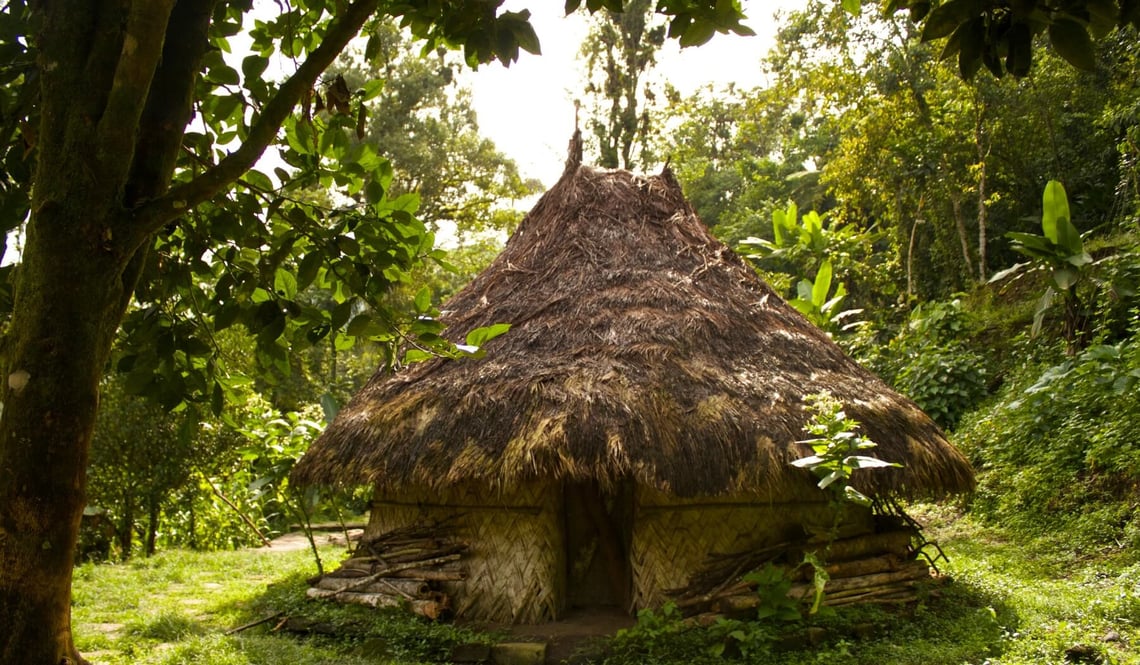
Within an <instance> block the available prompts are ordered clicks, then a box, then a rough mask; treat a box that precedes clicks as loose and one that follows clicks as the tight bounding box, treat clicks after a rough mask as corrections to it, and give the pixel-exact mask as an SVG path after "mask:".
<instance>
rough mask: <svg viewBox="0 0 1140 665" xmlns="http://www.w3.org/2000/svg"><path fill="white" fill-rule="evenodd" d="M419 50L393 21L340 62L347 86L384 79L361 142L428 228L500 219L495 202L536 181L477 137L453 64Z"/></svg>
mask: <svg viewBox="0 0 1140 665" xmlns="http://www.w3.org/2000/svg"><path fill="white" fill-rule="evenodd" d="M420 50H421V47H420V46H419V45H416V44H414V43H413V42H412V40H411V39H410V35H409V34H408V33H407V32H406V31H405V30H403V29H401V28H400V27H399V26H398V25H397V24H396V23H395V22H394V21H393V22H389V23H388V24H386V25H382V26H377V28H376V29H375V30H374V31H373V33H372V38H371V40H370V41H369V42H368V46H367V48H366V50H365V52H364V53H363V54H357V55H356V56H354V57H349V58H345V59H344V61H345V62H344V64H345V65H346V67H345V68H344V76H345V79H346V80H347V81H348V83H349V87H350V88H352V87H359V86H362V85H364V84H365V82H367V81H370V80H382V81H384V85H383V87H382V88H381V89H380V91H379V92H378V93H377V95H376V96H375V97H374V98H373V99H372V100H371V101H370V106H371V108H372V109H373V110H372V112H370V113H369V114H368V117H367V121H366V125H365V127H364V136H363V138H362V139H361V140H362V141H365V142H367V143H370V144H372V145H374V146H376V150H377V152H378V153H379V154H380V155H382V156H383V157H385V158H387V159H388V160H389V161H390V162H391V164H392V171H393V177H392V184H391V187H390V189H391V192H392V193H395V194H403V193H408V192H414V193H416V194H418V195H419V197H420V207H419V209H418V211H417V212H418V214H419V216H420V217H421V218H422V219H423V220H424V221H425V222H427V223H428V225H429V227H431V228H433V229H434V228H436V227H437V225H438V224H439V223H441V222H451V223H453V224H454V225H455V226H456V227H457V228H458V229H459V230H460V232H473V231H480V230H482V229H484V228H485V227H487V226H488V225H491V226H494V225H495V224H496V223H497V222H500V221H504V218H503V216H502V215H497V214H496V211H497V210H498V208H499V206H500V205H501V202H505V201H512V200H516V199H519V198H522V197H524V196H528V195H530V194H533V193H535V192H536V191H537V190H538V187H540V186H541V184H540V183H538V182H537V181H534V180H531V181H524V180H523V179H522V177H521V176H520V175H519V172H518V166H517V165H516V164H515V163H514V161H513V160H511V159H509V158H507V157H506V156H505V155H503V154H502V153H501V152H499V150H498V149H497V148H496V147H495V144H494V143H493V142H492V141H490V140H489V139H487V138H484V137H483V136H481V135H480V133H479V124H478V121H477V119H476V115H475V109H474V107H473V106H472V103H471V91H470V90H469V89H468V88H467V87H465V86H463V85H461V84H460V82H459V81H460V79H459V78H458V71H459V69H460V67H461V66H462V65H461V63H459V62H456V58H454V57H453V56H452V55H451V54H450V53H449V52H448V51H447V50H446V49H442V48H440V49H437V50H436V52H435V53H434V54H433V55H431V56H422V55H421V54H420ZM360 55H363V59H364V61H363V62H362V61H361V58H360V57H359V56H360ZM366 63H368V64H366Z"/></svg>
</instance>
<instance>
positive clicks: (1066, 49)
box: [1049, 18, 1096, 72]
mask: <svg viewBox="0 0 1140 665" xmlns="http://www.w3.org/2000/svg"><path fill="white" fill-rule="evenodd" d="M1049 43H1051V44H1052V45H1053V48H1054V49H1055V50H1056V51H1057V53H1058V54H1059V55H1060V56H1061V57H1062V58H1064V59H1065V60H1067V61H1068V62H1069V64H1071V65H1072V66H1074V67H1076V68H1077V69H1083V70H1085V71H1089V72H1091V71H1096V52H1095V49H1094V48H1093V43H1092V39H1091V38H1090V37H1089V33H1088V31H1087V30H1085V28H1084V26H1083V25H1081V24H1080V23H1077V22H1076V21H1073V20H1071V19H1066V18H1058V19H1054V20H1053V22H1052V23H1050V24H1049Z"/></svg>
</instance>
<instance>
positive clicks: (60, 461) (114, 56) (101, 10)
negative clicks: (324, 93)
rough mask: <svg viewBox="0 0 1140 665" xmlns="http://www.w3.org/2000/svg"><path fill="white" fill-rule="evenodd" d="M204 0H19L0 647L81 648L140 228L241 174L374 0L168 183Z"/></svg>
mask: <svg viewBox="0 0 1140 665" xmlns="http://www.w3.org/2000/svg"><path fill="white" fill-rule="evenodd" d="M215 2H216V0H128V1H121V0H57V1H54V2H50V3H49V2H40V3H33V5H32V7H33V11H34V14H35V17H36V30H35V34H32V35H29V36H28V38H29V40H30V41H31V43H33V44H35V46H36V47H37V48H38V53H39V55H38V62H37V65H38V66H37V69H38V71H39V76H40V81H39V106H38V110H39V131H38V132H37V136H38V141H37V144H36V146H35V149H36V168H35V173H34V182H35V186H34V187H33V188H32V200H31V215H30V218H29V220H28V223H27V241H26V245H25V248H24V251H23V255H22V261H21V265H20V267H19V273H18V276H17V277H16V282H15V289H14V312H13V315H12V320H11V325H10V326H9V328H8V331H7V334H6V339H5V340H4V346H3V358H2V366H3V372H2V373H0V380H2V385H0V396H2V401H3V415H2V418H0V626H2V627H3V630H0V662H2V663H4V664H5V665H24V664H28V665H33V664H34V665H49V664H50V665H59V664H60V663H81V662H84V661H83V660H82V658H81V657H80V656H79V655H78V653H77V652H76V650H75V648H74V645H73V642H72V637H71V612H70V604H71V570H72V565H73V563H74V551H75V544H76V538H77V533H78V529H79V522H80V518H81V517H82V514H83V507H84V503H85V497H84V491H85V486H86V467H87V461H88V451H89V447H90V442H91V435H92V430H93V428H94V424H95V415H96V409H97V407H98V386H99V380H100V377H101V375H102V373H103V370H104V368H105V365H106V363H107V361H108V358H109V355H110V350H111V345H112V342H113V340H114V336H115V332H116V330H117V328H118V326H119V324H120V322H121V320H122V317H123V314H124V312H125V310H126V307H127V305H128V304H129V302H130V300H131V297H132V295H133V293H134V290H135V287H136V282H137V281H138V277H139V273H140V267H141V266H142V264H143V262H144V260H145V255H146V251H147V248H148V246H149V245H150V244H151V243H152V242H153V240H154V235H155V234H156V233H158V232H159V231H160V230H161V229H163V228H164V227H165V226H166V225H168V224H170V223H171V222H174V221H175V220H177V219H178V217H179V216H180V214H182V213H183V212H184V211H185V210H188V209H190V208H192V207H194V206H195V205H197V204H199V203H201V202H203V201H206V200H208V199H210V198H212V197H213V196H215V195H217V194H218V193H219V192H220V191H222V190H223V189H225V188H226V187H228V186H229V185H230V184H231V183H232V182H233V181H234V180H236V179H237V178H238V177H240V176H241V175H242V174H244V173H245V172H246V171H247V170H248V169H249V168H250V167H251V166H252V165H253V163H254V162H255V161H256V159H257V157H258V156H259V155H260V154H261V153H262V152H263V151H264V149H265V147H266V146H267V145H268V144H269V143H270V142H271V141H272V140H273V139H274V137H275V136H276V134H277V130H278V129H279V128H280V126H281V123H282V122H283V121H284V119H285V118H286V117H287V116H288V114H289V113H290V112H292V109H293V108H294V106H295V104H296V103H297V100H298V99H299V98H300V96H301V95H302V93H303V92H304V91H306V90H309V89H311V88H312V86H313V84H314V81H315V80H316V78H317V76H319V74H320V73H321V72H322V71H323V70H324V69H325V68H326V67H327V66H328V65H329V64H330V63H331V62H332V60H333V59H334V58H335V57H336V55H337V54H338V53H340V51H341V50H342V49H343V48H344V45H345V44H346V43H347V42H348V40H349V39H350V38H351V37H352V36H353V35H355V34H356V33H357V31H358V30H359V28H360V26H361V25H362V24H363V23H364V21H365V20H366V19H367V18H368V16H370V15H371V14H372V12H374V11H375V9H376V7H377V1H376V0H358V1H357V2H354V3H352V4H351V6H348V7H346V8H345V9H344V10H343V11H342V12H341V14H340V18H339V20H337V21H335V22H334V23H333V24H332V25H330V27H329V29H328V31H327V32H326V34H325V39H324V42H322V44H321V46H320V47H319V48H318V49H316V50H315V51H313V52H312V53H311V54H310V57H309V59H308V60H306V62H305V63H304V64H303V65H302V66H301V67H300V69H299V71H298V72H297V74H296V75H295V76H293V77H291V78H290V79H289V80H288V81H287V82H286V83H284V84H283V85H282V86H281V87H280V89H279V90H278V92H277V94H276V96H275V97H274V98H273V99H272V100H271V101H270V102H269V103H268V104H266V105H265V106H264V107H263V108H262V110H261V114H260V118H259V120H258V121H257V122H255V123H254V125H253V127H251V129H250V132H249V136H248V138H247V140H246V141H245V143H244V144H243V145H242V146H241V148H239V149H238V150H236V151H235V152H234V153H232V154H231V155H230V156H229V157H228V158H227V159H224V160H222V161H221V162H220V163H219V164H217V165H216V166H215V167H213V168H211V169H208V170H207V171H205V172H204V173H202V174H201V175H200V176H199V177H197V178H195V179H194V180H192V181H190V182H188V183H185V184H183V185H181V186H180V187H177V188H173V189H171V187H170V184H171V179H172V177H173V174H174V169H175V163H176V160H177V157H178V153H179V150H180V149H181V147H182V137H183V134H184V133H185V130H186V126H187V124H188V122H189V120H190V116H191V100H192V98H193V95H192V93H193V91H194V84H195V81H196V79H197V76H198V73H199V71H200V70H201V64H202V58H203V54H204V53H205V52H206V50H207V48H208V46H209V40H208V30H209V26H210V20H211V15H212V13H213V11H214V6H215Z"/></svg>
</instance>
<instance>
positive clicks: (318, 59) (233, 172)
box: [127, 0, 379, 249]
mask: <svg viewBox="0 0 1140 665" xmlns="http://www.w3.org/2000/svg"><path fill="white" fill-rule="evenodd" d="M378 5H379V0H356V2H354V3H352V5H350V6H349V7H348V8H347V9H345V10H344V12H343V14H342V15H341V16H340V17H338V18H337V19H335V20H334V21H333V23H332V24H331V25H330V26H329V29H328V32H327V33H325V36H324V41H323V42H321V45H320V46H318V47H317V48H316V49H315V50H314V51H312V52H311V53H310V54H309V57H308V58H306V59H305V62H303V63H302V64H301V66H300V67H299V68H298V69H297V72H296V73H295V74H293V76H291V77H289V79H288V80H287V81H285V83H283V84H282V85H281V87H280V88H279V89H278V90H277V94H276V95H274V96H273V99H271V100H269V102H268V103H266V104H265V106H264V108H263V109H262V111H261V115H260V116H259V117H258V118H257V120H256V121H254V123H253V126H252V127H250V130H249V136H248V138H246V140H245V142H244V143H242V145H241V146H240V147H239V148H238V149H237V150H235V151H234V152H232V153H230V155H229V156H227V157H226V158H225V159H223V160H222V161H220V162H218V164H217V165H216V166H214V167H213V168H211V169H209V170H208V171H206V172H205V173H203V174H202V175H200V176H198V177H197V178H195V179H193V180H191V181H190V182H188V183H186V184H184V185H181V186H179V187H175V188H174V189H172V190H170V191H169V192H168V193H167V194H166V195H164V196H162V197H161V198H158V199H156V200H154V201H152V202H150V203H147V204H145V205H143V206H142V207H141V208H139V209H138V210H137V211H136V212H135V215H134V219H133V220H132V228H131V230H130V233H131V237H130V238H128V239H127V240H128V242H129V243H130V244H129V245H128V249H129V248H131V247H135V246H137V245H138V244H141V243H142V242H144V241H145V240H146V238H148V237H149V236H150V235H151V234H152V233H154V232H155V231H157V230H158V229H159V228H161V227H162V225H164V224H166V223H167V222H169V221H171V220H173V219H175V218H176V217H178V216H179V215H181V214H183V213H184V212H185V211H186V210H188V209H190V208H193V207H195V206H197V205H198V204H200V203H203V202H205V201H208V200H209V199H211V198H213V197H214V196H215V195H217V194H218V193H219V192H221V191H222V189H223V188H224V187H226V186H228V185H229V184H231V183H233V182H234V181H235V180H237V179H238V178H239V177H241V175H242V174H243V173H245V172H246V171H248V170H249V169H250V168H251V167H252V166H253V165H254V164H255V163H256V162H257V159H258V158H259V157H260V156H261V154H262V153H263V152H265V149H266V148H267V147H269V145H270V144H271V143H273V141H274V139H275V138H276V137H277V130H279V129H280V128H281V125H282V123H284V122H285V119H286V118H288V117H289V114H290V113H292V112H293V108H294V107H295V106H296V105H297V102H298V101H299V100H300V99H301V96H302V95H303V94H304V93H305V91H307V90H310V89H312V87H313V85H314V84H315V83H316V80H317V77H318V76H320V75H321V72H323V71H324V70H325V69H327V68H328V66H329V65H331V64H332V63H333V61H334V60H335V59H336V57H337V56H338V55H340V53H341V51H343V50H344V47H345V46H346V45H347V44H348V42H349V40H351V39H352V38H353V37H355V36H356V33H357V32H359V31H360V28H361V27H362V26H363V25H364V22H365V21H367V20H368V17H369V16H371V15H372V13H373V12H375V11H376V8H377V6H378Z"/></svg>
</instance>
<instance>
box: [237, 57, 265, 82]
mask: <svg viewBox="0 0 1140 665" xmlns="http://www.w3.org/2000/svg"><path fill="white" fill-rule="evenodd" d="M268 66H269V58H263V57H261V56H260V55H249V56H246V57H245V58H244V59H243V60H242V61H241V73H242V74H244V75H245V77H246V78H247V79H260V78H261V74H262V73H263V72H264V71H265V68H266V67H268Z"/></svg>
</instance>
